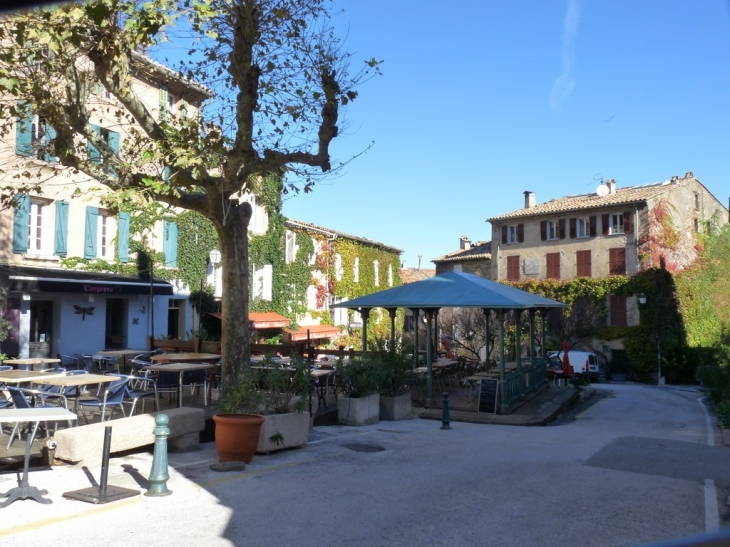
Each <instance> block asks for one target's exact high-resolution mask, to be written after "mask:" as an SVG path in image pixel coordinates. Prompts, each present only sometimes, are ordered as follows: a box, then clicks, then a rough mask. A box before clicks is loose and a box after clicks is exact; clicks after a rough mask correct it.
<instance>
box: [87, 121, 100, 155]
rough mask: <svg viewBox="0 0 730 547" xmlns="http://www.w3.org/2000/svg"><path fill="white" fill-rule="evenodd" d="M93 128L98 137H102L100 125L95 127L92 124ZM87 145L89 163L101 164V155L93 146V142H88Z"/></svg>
mask: <svg viewBox="0 0 730 547" xmlns="http://www.w3.org/2000/svg"><path fill="white" fill-rule="evenodd" d="M91 128H92V129H93V130H94V131H95V132H96V133H97V134H98V135H101V127H99V126H98V125H93V124H92V125H91ZM86 144H87V148H86V149H87V154H88V158H89V161H91V162H93V163H101V154H100V153H99V151H98V150H97V149H96V147H95V146H94V145H93V144H91V141H87V143H86Z"/></svg>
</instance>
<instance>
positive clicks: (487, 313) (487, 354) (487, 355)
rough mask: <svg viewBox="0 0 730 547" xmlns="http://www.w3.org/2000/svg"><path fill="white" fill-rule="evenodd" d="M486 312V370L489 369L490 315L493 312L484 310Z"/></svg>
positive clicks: (487, 309)
mask: <svg viewBox="0 0 730 547" xmlns="http://www.w3.org/2000/svg"><path fill="white" fill-rule="evenodd" d="M482 311H483V312H484V320H485V322H486V324H487V332H485V333H484V370H486V369H487V368H489V315H490V312H491V311H492V310H490V309H489V308H482Z"/></svg>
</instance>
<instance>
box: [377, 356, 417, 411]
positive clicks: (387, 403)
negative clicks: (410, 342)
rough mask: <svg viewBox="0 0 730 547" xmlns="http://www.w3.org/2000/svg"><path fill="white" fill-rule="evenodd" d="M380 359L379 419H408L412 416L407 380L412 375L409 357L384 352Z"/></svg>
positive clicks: (411, 363) (411, 364) (408, 380)
mask: <svg viewBox="0 0 730 547" xmlns="http://www.w3.org/2000/svg"><path fill="white" fill-rule="evenodd" d="M379 358H380V359H379V360H380V365H379V366H380V368H381V373H380V382H379V388H380V389H379V391H380V419H381V420H389V421H393V420H410V419H411V418H413V408H412V405H411V390H410V385H409V382H410V380H411V378H412V375H413V362H412V359H411V358H408V357H406V356H405V355H404V354H402V353H398V352H393V353H390V352H386V353H382V354H380V356H379Z"/></svg>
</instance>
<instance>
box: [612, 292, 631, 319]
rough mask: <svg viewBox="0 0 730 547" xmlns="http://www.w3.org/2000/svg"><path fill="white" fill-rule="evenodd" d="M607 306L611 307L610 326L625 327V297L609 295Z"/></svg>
mask: <svg viewBox="0 0 730 547" xmlns="http://www.w3.org/2000/svg"><path fill="white" fill-rule="evenodd" d="M609 306H610V308H611V319H610V320H611V326H614V327H625V326H626V325H627V324H628V323H627V320H626V297H625V296H616V295H611V296H610V297H609Z"/></svg>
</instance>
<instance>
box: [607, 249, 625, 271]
mask: <svg viewBox="0 0 730 547" xmlns="http://www.w3.org/2000/svg"><path fill="white" fill-rule="evenodd" d="M608 273H609V275H626V249H625V248H624V247H616V248H613V249H609V250H608Z"/></svg>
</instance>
